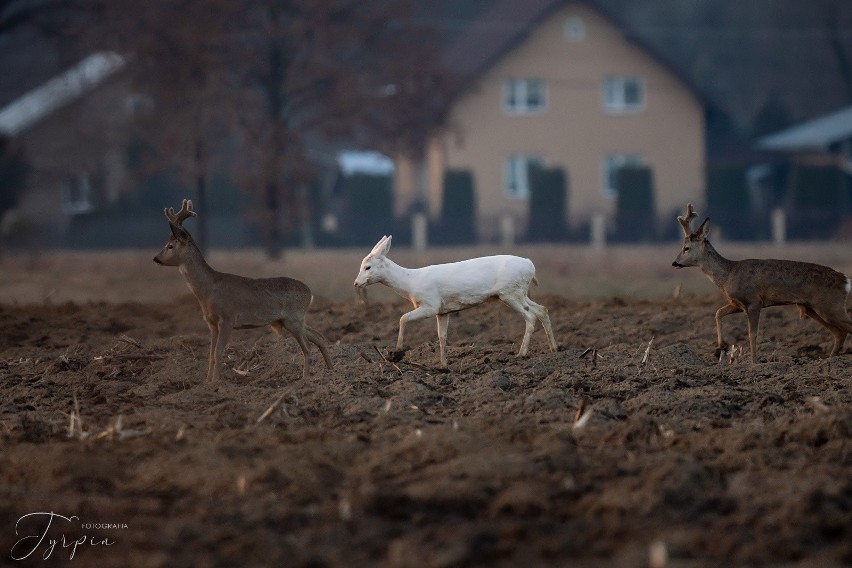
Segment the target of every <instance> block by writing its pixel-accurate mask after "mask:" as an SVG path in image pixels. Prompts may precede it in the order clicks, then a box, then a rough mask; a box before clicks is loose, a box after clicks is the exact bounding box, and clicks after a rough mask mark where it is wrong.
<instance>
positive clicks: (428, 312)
mask: <svg viewBox="0 0 852 568" xmlns="http://www.w3.org/2000/svg"><path fill="white" fill-rule="evenodd" d="M436 315H438V310H436V309H434V308H431V307H428V306H420V307H419V308H416V309H413V310H411V311H410V312H406V313H404V314H402V317H401V318H399V335H398V336H397V338H396V350H397V351H402V340H403V337H404V336H405V324H407V323H408V322H410V321H415V320H419V319H424V318H430V317H432V316H436Z"/></svg>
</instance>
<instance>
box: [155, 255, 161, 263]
mask: <svg viewBox="0 0 852 568" xmlns="http://www.w3.org/2000/svg"><path fill="white" fill-rule="evenodd" d="M154 262H156V263H157V264H163V263H162V262H161V261H160V259H159V258H157V257H156V256H155V257H154Z"/></svg>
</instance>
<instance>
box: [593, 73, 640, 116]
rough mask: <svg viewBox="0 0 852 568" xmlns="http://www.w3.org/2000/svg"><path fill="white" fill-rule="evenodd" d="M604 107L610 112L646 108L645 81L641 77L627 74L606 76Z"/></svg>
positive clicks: (624, 111)
mask: <svg viewBox="0 0 852 568" xmlns="http://www.w3.org/2000/svg"><path fill="white" fill-rule="evenodd" d="M603 108H604V110H605V111H606V112H610V113H628V112H639V111H642V110H643V109H644V108H645V81H644V80H643V79H642V78H641V77H631V76H626V75H610V76H608V77H605V78H604V82H603Z"/></svg>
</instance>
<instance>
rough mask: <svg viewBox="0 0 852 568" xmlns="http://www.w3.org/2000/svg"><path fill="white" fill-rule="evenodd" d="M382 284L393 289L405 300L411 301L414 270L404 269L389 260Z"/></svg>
mask: <svg viewBox="0 0 852 568" xmlns="http://www.w3.org/2000/svg"><path fill="white" fill-rule="evenodd" d="M382 283H383V284H385V285H387V286H389V287H391V288H393V289H394V290H395V291H396V293H397V294H399V295H400V296H402V297H403V298H409V299H410V298H411V291H412V287H413V284H414V270H412V269H411V268H404V267H402V266H400V265H398V264H396V263H395V262H394V261H392V260H390V259H387V270H386V271H385V273H384V275H383V278H382Z"/></svg>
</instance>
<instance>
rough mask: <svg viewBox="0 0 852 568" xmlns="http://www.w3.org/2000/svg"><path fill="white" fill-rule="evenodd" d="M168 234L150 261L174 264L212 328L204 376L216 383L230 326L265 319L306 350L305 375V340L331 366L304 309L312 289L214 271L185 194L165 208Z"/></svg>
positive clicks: (249, 325) (308, 367)
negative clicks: (193, 229)
mask: <svg viewBox="0 0 852 568" xmlns="http://www.w3.org/2000/svg"><path fill="white" fill-rule="evenodd" d="M165 214H166V219H168V221H169V228H171V231H172V234H171V236H170V237H169V240H168V242H166V246H165V247H164V248H163V250H161V251H160V254H158V255H157V256H155V257H154V262H156V263H157V264H160V265H164V266H177V267H178V270H180V273H181V275H183V277H184V279H185V280H186V283H187V285H188V286H189V289H190V290H192V293H193V294H195V297H196V298H197V299H198V303H199V305H200V306H201V313H202V315H203V316H204V321H205V322H207V326H208V327H209V328H210V357H209V359H208V363H207V380H208V381H209V382H211V383H215V382H216V381H217V380H218V378H219V375H220V374H221V370H222V357H223V355H224V354H225V347H227V345H228V340H229V339H230V337H231V330H232V329H249V328H254V327H263V326H265V325H268V326H270V327H271V328H272V330H273V331H274V332H275V333H276V334H278V335H279V336H281V335H283V330H287V331H288V332H289V333H290V334H291V335H292V336H293V337H294V338H295V339H296V342H297V343H298V344H299V347H301V349H302V352H303V353H304V354H305V363H304V367H303V369H302V373H303V375H309V374H310V373H311V356H310V353H309V351H308V342H311V343H313V344H314V345H316V346H317V347H318V348H319V350H320V353H322V356H323V359H325V364H326V366H327V367H328V368H329V369H330V368H331V367H332V363H331V359H330V358H329V356H328V351H327V350H326V348H325V339H323V337H322V335H320V334H319V332H317V331H316V330H313V329H311V328H310V327H308V325H307V324H306V323H305V312H307V311H308V307H309V306H310V305H311V301H312V300H313V295H312V294H311V290H310V288H308V286H307V285H306V284H304V283H303V282H300V281H298V280H294V279H293V278H286V277H282V278H245V277H243V276H237V275H235V274H227V273H225V272H217V271H216V270H213V269H212V268H211V267H210V265H209V264H207V262H206V261H205V260H204V257H203V256H202V254H201V251H200V250H198V247H197V246H196V245H195V242H194V241H193V240H192V235H190V234H189V232H188V231H187V230H186V229H184V228H183V222H184V221H185V220H186V219H187V218H189V217H194V216H195V212H194V211H193V210H192V201H189V200H188V199H184V200H183V203H182V205H181V208H180V211H178V212H177V213H175V211H174V209H172V208H171V207H169V208H167V209H165Z"/></svg>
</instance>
